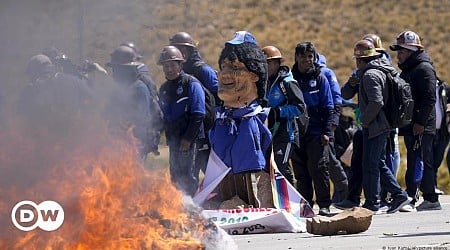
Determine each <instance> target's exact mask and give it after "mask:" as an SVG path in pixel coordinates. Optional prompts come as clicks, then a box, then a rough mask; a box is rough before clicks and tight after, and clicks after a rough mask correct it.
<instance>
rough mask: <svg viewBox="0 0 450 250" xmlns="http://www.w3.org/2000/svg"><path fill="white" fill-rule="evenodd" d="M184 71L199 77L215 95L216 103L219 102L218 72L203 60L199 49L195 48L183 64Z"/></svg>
mask: <svg viewBox="0 0 450 250" xmlns="http://www.w3.org/2000/svg"><path fill="white" fill-rule="evenodd" d="M183 71H184V72H185V73H186V74H190V75H192V76H194V77H195V78H197V79H198V80H199V81H200V83H201V84H203V86H204V87H205V88H207V89H208V90H209V91H210V92H211V93H212V94H213V95H214V97H215V99H216V103H219V100H220V99H219V97H218V95H217V91H218V88H219V80H218V79H217V72H216V70H215V69H213V67H211V66H210V65H209V64H207V63H206V62H204V61H203V59H202V57H201V56H200V53H199V52H198V51H197V50H194V52H193V53H192V54H191V56H190V57H189V58H188V59H187V60H186V62H185V63H184V64H183Z"/></svg>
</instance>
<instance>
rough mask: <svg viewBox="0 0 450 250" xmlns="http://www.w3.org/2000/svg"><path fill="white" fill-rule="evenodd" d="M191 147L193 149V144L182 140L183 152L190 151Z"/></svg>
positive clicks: (181, 148)
mask: <svg viewBox="0 0 450 250" xmlns="http://www.w3.org/2000/svg"><path fill="white" fill-rule="evenodd" d="M190 147H191V142H190V141H187V140H185V139H181V142H180V151H181V152H186V151H188V150H189V148H190Z"/></svg>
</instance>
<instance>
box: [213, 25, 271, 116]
mask: <svg viewBox="0 0 450 250" xmlns="http://www.w3.org/2000/svg"><path fill="white" fill-rule="evenodd" d="M218 63H219V76H218V78H219V90H218V95H219V98H220V99H221V100H222V101H223V102H224V106H226V107H232V108H240V107H243V106H247V105H248V104H250V103H251V102H253V101H254V100H257V99H261V100H262V99H264V93H265V87H266V82H267V61H266V57H265V55H264V53H263V52H262V50H261V49H260V48H259V47H258V44H257V43H256V39H255V38H254V36H253V35H252V34H250V33H249V32H246V31H239V32H236V34H235V36H234V38H233V39H232V40H230V41H227V42H226V43H225V47H224V48H223V50H222V52H221V54H220V57H219V62H218Z"/></svg>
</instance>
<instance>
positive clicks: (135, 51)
mask: <svg viewBox="0 0 450 250" xmlns="http://www.w3.org/2000/svg"><path fill="white" fill-rule="evenodd" d="M120 46H127V47H129V48H131V49H133V51H134V54H135V57H136V60H137V61H139V60H141V59H142V56H141V55H140V54H139V52H138V49H137V47H136V45H135V44H134V43H133V42H130V41H127V42H123V43H121V44H120Z"/></svg>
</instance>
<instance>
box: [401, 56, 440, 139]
mask: <svg viewBox="0 0 450 250" xmlns="http://www.w3.org/2000/svg"><path fill="white" fill-rule="evenodd" d="M398 67H399V68H400V69H401V70H402V73H401V74H400V77H401V78H403V79H404V80H405V81H406V82H409V83H410V84H411V92H412V97H413V100H414V114H413V120H412V122H411V124H410V125H408V126H405V127H403V128H400V130H399V135H413V124H414V123H418V124H420V125H422V126H424V127H425V131H424V133H425V134H435V130H436V110H435V103H436V72H435V69H434V67H433V64H432V62H431V59H430V56H429V55H428V54H427V53H426V52H425V51H424V50H418V51H416V52H415V53H414V54H412V55H411V56H410V57H409V58H408V59H406V60H405V61H404V62H403V63H402V64H399V65H398Z"/></svg>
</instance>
